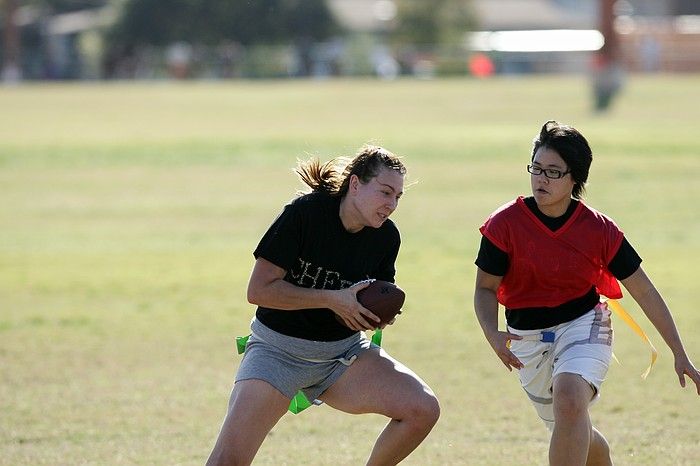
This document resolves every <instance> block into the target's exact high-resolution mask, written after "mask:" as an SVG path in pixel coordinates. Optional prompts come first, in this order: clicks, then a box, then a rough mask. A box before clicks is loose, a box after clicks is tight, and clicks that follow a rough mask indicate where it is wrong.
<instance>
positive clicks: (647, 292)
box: [622, 267, 700, 395]
mask: <svg viewBox="0 0 700 466" xmlns="http://www.w3.org/2000/svg"><path fill="white" fill-rule="evenodd" d="M622 284H623V285H624V287H625V288H626V289H627V291H629V293H630V295H632V297H633V298H634V300H635V301H636V302H637V304H639V307H641V308H642V311H644V314H646V316H647V318H648V319H649V321H650V322H651V323H652V324H653V325H654V327H656V330H657V331H658V332H659V334H660V335H661V337H662V338H663V339H664V341H665V342H666V344H667V345H668V347H669V348H670V349H671V351H672V352H673V357H674V359H675V369H676V373H677V374H678V380H679V382H680V384H681V387H685V377H684V374H685V375H687V376H688V377H690V378H691V379H692V381H693V382H695V385H696V388H697V392H698V395H700V373H698V371H697V369H695V366H693V363H692V362H691V361H690V359H689V358H688V355H687V354H686V352H685V348H684V347H683V342H682V341H681V337H680V335H679V334H678V329H677V328H676V324H675V322H674V321H673V316H672V315H671V311H670V310H669V308H668V306H667V305H666V302H665V301H664V299H663V297H661V294H660V293H659V292H658V290H657V289H656V287H655V286H654V284H653V283H652V282H651V280H650V279H649V277H648V276H647V274H646V273H645V272H644V269H642V267H639V268H638V269H637V271H636V272H634V273H633V274H632V275H630V276H629V277H627V278H626V279H624V280H622Z"/></svg>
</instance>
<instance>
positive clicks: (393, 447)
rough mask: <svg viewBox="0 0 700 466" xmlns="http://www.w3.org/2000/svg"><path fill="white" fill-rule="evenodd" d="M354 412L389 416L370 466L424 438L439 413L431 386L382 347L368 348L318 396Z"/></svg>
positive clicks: (399, 455)
mask: <svg viewBox="0 0 700 466" xmlns="http://www.w3.org/2000/svg"><path fill="white" fill-rule="evenodd" d="M320 398H321V399H322V400H323V401H324V402H325V403H327V404H328V405H329V406H332V407H334V408H336V409H339V410H341V411H345V412H347V413H351V414H361V413H377V414H383V415H385V416H387V417H389V418H391V421H389V423H388V424H387V426H386V427H385V428H384V431H383V432H382V433H381V435H380V436H379V438H378V439H377V441H376V443H375V445H374V449H373V450H372V454H371V455H370V457H369V460H368V461H367V464H368V465H395V464H397V463H399V462H400V461H401V460H403V459H404V458H406V457H407V456H408V455H409V454H410V453H411V452H412V451H413V450H415V448H416V447H417V446H418V445H419V444H420V443H421V442H422V441H423V439H425V437H426V436H427V435H428V433H429V432H430V430H431V429H432V428H433V426H434V425H435V423H436V422H437V420H438V418H439V416H440V406H439V404H438V401H437V398H436V397H435V395H434V394H433V392H432V390H431V389H430V388H429V387H428V386H427V385H426V384H425V383H424V382H423V381H422V380H421V379H420V378H419V377H418V376H417V375H416V374H414V373H413V372H412V371H411V370H410V369H408V368H407V367H406V366H404V365H403V364H401V363H400V362H398V361H396V360H395V359H393V358H392V357H391V356H389V355H388V354H387V353H386V352H385V351H384V350H378V351H376V350H372V351H366V352H364V353H362V355H360V357H359V358H358V359H357V360H356V361H355V362H354V363H353V364H352V366H350V367H349V368H348V370H347V371H345V373H344V374H343V375H342V377H341V378H340V379H339V380H338V381H337V382H336V383H335V384H334V385H333V386H332V387H331V388H329V389H328V390H326V392H325V393H324V394H323V395H322V396H321V397H320Z"/></svg>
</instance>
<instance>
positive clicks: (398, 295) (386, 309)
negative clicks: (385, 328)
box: [357, 280, 406, 325]
mask: <svg viewBox="0 0 700 466" xmlns="http://www.w3.org/2000/svg"><path fill="white" fill-rule="evenodd" d="M405 299H406V293H404V291H403V290H402V289H401V288H399V287H398V286H396V285H395V284H393V283H391V282H387V281H384V280H375V281H373V282H372V283H370V284H369V286H368V287H367V288H363V289H361V290H360V291H358V292H357V300H358V301H359V302H360V304H362V305H363V306H364V307H366V308H367V309H369V310H370V311H372V313H373V314H374V315H376V316H377V317H379V318H380V319H381V323H380V325H384V324H388V323H389V322H391V320H392V319H393V318H394V317H396V315H397V314H400V313H401V306H403V302H404V300H405Z"/></svg>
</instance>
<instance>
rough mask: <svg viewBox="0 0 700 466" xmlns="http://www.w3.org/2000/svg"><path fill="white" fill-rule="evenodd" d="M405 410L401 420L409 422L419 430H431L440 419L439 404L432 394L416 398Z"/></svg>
mask: <svg viewBox="0 0 700 466" xmlns="http://www.w3.org/2000/svg"><path fill="white" fill-rule="evenodd" d="M407 408H408V409H407V410H406V415H405V416H404V419H402V420H404V421H409V422H411V423H412V424H415V425H416V426H418V427H420V428H421V429H427V430H430V429H432V428H433V426H434V425H435V424H436V423H437V421H438V419H439V418H440V403H439V402H438V399H437V397H436V396H435V395H433V394H432V393H426V394H424V395H423V396H421V397H418V398H416V399H415V400H414V401H412V402H411V404H410V405H409V406H408V407H407Z"/></svg>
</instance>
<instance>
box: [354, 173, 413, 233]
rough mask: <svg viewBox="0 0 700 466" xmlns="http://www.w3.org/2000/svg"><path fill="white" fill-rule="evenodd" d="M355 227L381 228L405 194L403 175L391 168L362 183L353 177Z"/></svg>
mask: <svg viewBox="0 0 700 466" xmlns="http://www.w3.org/2000/svg"><path fill="white" fill-rule="evenodd" d="M348 194H349V195H351V196H352V197H351V199H352V206H353V207H354V209H353V210H354V213H355V216H354V217H355V218H354V220H355V221H354V222H353V223H354V224H355V225H354V226H355V227H359V228H357V229H358V230H359V229H361V228H362V227H365V226H368V227H373V228H379V227H380V226H382V223H384V221H385V220H386V219H387V218H389V216H390V215H391V214H392V213H393V212H394V211H395V210H396V208H397V207H398V205H399V199H400V198H401V195H402V194H403V175H402V174H401V173H399V172H398V171H396V170H392V169H390V168H381V169H380V170H379V174H378V175H377V176H375V177H374V178H372V179H371V180H369V182H367V183H362V182H361V181H360V180H359V178H357V177H356V176H354V175H353V178H352V179H351V180H350V190H349V193H348Z"/></svg>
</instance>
